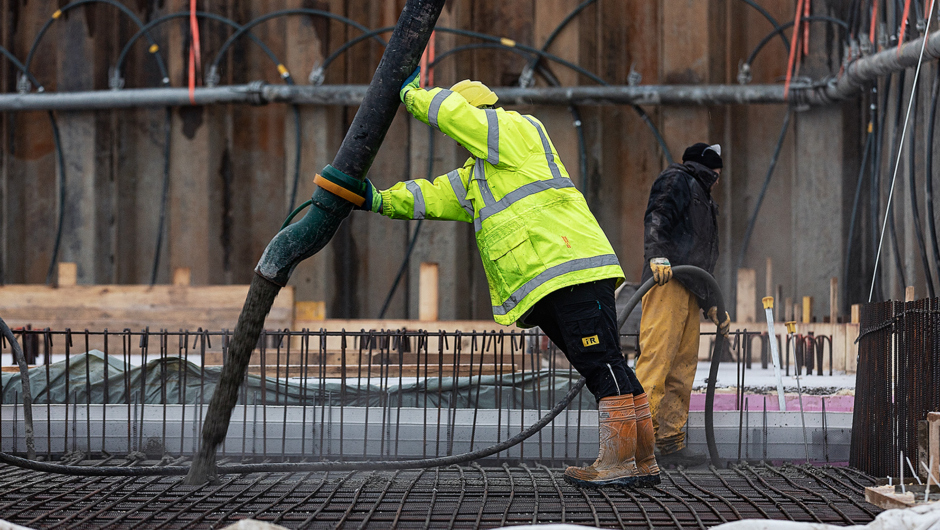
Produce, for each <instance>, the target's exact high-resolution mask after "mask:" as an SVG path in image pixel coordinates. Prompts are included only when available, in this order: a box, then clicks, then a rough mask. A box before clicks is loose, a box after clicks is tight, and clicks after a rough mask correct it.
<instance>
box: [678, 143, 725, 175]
mask: <svg viewBox="0 0 940 530" xmlns="http://www.w3.org/2000/svg"><path fill="white" fill-rule="evenodd" d="M720 152H721V147H720V146H719V145H718V144H715V145H714V146H711V145H708V144H703V143H701V142H699V143H697V144H695V145H693V146H691V147H689V148H688V149H686V150H685V152H684V153H682V161H683V162H698V163H699V164H702V165H703V166H705V167H707V168H708V169H718V168H720V167H722V165H721V155H720V154H719V153H720Z"/></svg>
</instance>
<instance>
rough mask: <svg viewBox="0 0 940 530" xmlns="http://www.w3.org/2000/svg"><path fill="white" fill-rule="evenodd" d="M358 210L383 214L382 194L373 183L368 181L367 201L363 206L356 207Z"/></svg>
mask: <svg viewBox="0 0 940 530" xmlns="http://www.w3.org/2000/svg"><path fill="white" fill-rule="evenodd" d="M354 208H355V209H356V210H368V211H370V212H375V213H381V212H382V194H381V193H380V192H379V190H378V189H376V187H375V186H373V185H372V181H370V180H369V179H366V200H365V201H363V203H362V205H361V206H354Z"/></svg>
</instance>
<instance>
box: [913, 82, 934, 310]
mask: <svg viewBox="0 0 940 530" xmlns="http://www.w3.org/2000/svg"><path fill="white" fill-rule="evenodd" d="M915 83H916V81H915ZM917 88H918V85H916V84H915V85H914V88H913V92H912V94H911V98H913V100H914V106H913V108H912V110H911V114H913V115H914V116H915V122H914V126H913V127H911V140H910V142H909V143H908V147H907V152H908V156H909V161H910V162H909V163H910V165H909V170H908V172H907V174H908V182H909V183H910V194H911V217H913V219H912V221H913V223H914V235H915V236H917V246H918V248H919V250H920V258H921V261H922V263H923V267H924V278H925V280H926V283H927V293H928V296H929V297H930V298H934V288H933V275H932V274H930V259H929V258H928V257H927V244H926V243H925V242H924V233H923V229H922V228H921V226H920V211H919V209H918V207H917V122H916V116H917ZM927 175H928V177H927V178H928V179H929V178H931V176H930V174H929V173H928V174H927Z"/></svg>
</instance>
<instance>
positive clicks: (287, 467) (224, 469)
mask: <svg viewBox="0 0 940 530" xmlns="http://www.w3.org/2000/svg"><path fill="white" fill-rule="evenodd" d="M584 383H585V379H584V378H583V377H582V378H581V379H579V380H578V381H577V382H576V383H575V384H574V385H572V386H571V389H569V390H568V393H567V394H565V397H564V398H562V399H561V400H560V401H559V402H558V403H556V404H555V406H554V407H552V410H551V411H549V413H548V414H546V415H545V416H542V418H541V419H539V421H537V422H536V423H534V424H532V425H531V426H529V427H528V428H527V429H525V430H524V431H521V432H519V434H517V435H515V436H513V437H512V438H510V439H508V440H505V441H503V442H500V443H498V444H496V445H492V446H490V447H487V448H484V449H478V450H476V451H473V452H470V453H462V454H458V455H451V456H443V457H439V458H424V459H420V460H385V461H357V462H335V461H323V462H274V463H264V464H240V465H231V466H218V467H217V468H216V471H217V473H218V474H219V475H226V474H242V473H279V472H280V473H286V472H289V473H293V472H300V471H360V470H362V471H388V470H392V469H416V468H429V467H445V466H452V465H456V464H462V463H464V462H470V461H472V460H478V459H480V458H485V457H487V456H490V455H493V454H496V453H499V452H501V451H505V450H507V449H509V448H511V447H513V446H515V445H518V444H520V443H522V441H523V440H525V439H526V438H529V437H530V436H532V435H533V434H535V433H537V432H539V431H540V430H542V428H544V427H545V426H546V425H548V424H549V423H551V422H552V420H554V419H555V417H556V416H558V415H559V414H561V411H563V410H565V409H566V408H567V407H568V405H569V404H571V402H572V401H574V399H575V398H576V397H577V396H578V394H580V393H581V389H582V388H583V387H584ZM0 462H3V463H5V464H10V465H13V466H17V467H22V468H25V469H31V470H33V471H46V472H49V473H59V474H62V475H84V476H112V477H113V476H134V477H143V476H153V475H185V474H187V473H188V472H189V466H156V467H124V466H112V467H103V466H102V467H92V466H71V465H63V464H51V463H48V462H36V461H34V460H27V459H25V458H20V457H18V456H13V455H10V454H6V453H0Z"/></svg>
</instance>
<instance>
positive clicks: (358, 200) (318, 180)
mask: <svg viewBox="0 0 940 530" xmlns="http://www.w3.org/2000/svg"><path fill="white" fill-rule="evenodd" d="M313 183H314V184H316V185H317V186H320V187H321V188H323V189H325V190H326V191H328V192H330V193H332V194H333V195H336V196H338V197H340V198H341V199H346V200H347V201H349V202H351V203H353V204H355V205H356V206H362V203H364V202H366V198H365V197H362V196H359V195H356V194H355V193H353V192H351V191H349V190H347V189H346V188H344V187H342V186H340V185H339V184H336V183H335V182H332V181H329V180H327V179H325V178H323V177H321V176H320V174H319V173H317V174H316V175H314V177H313Z"/></svg>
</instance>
